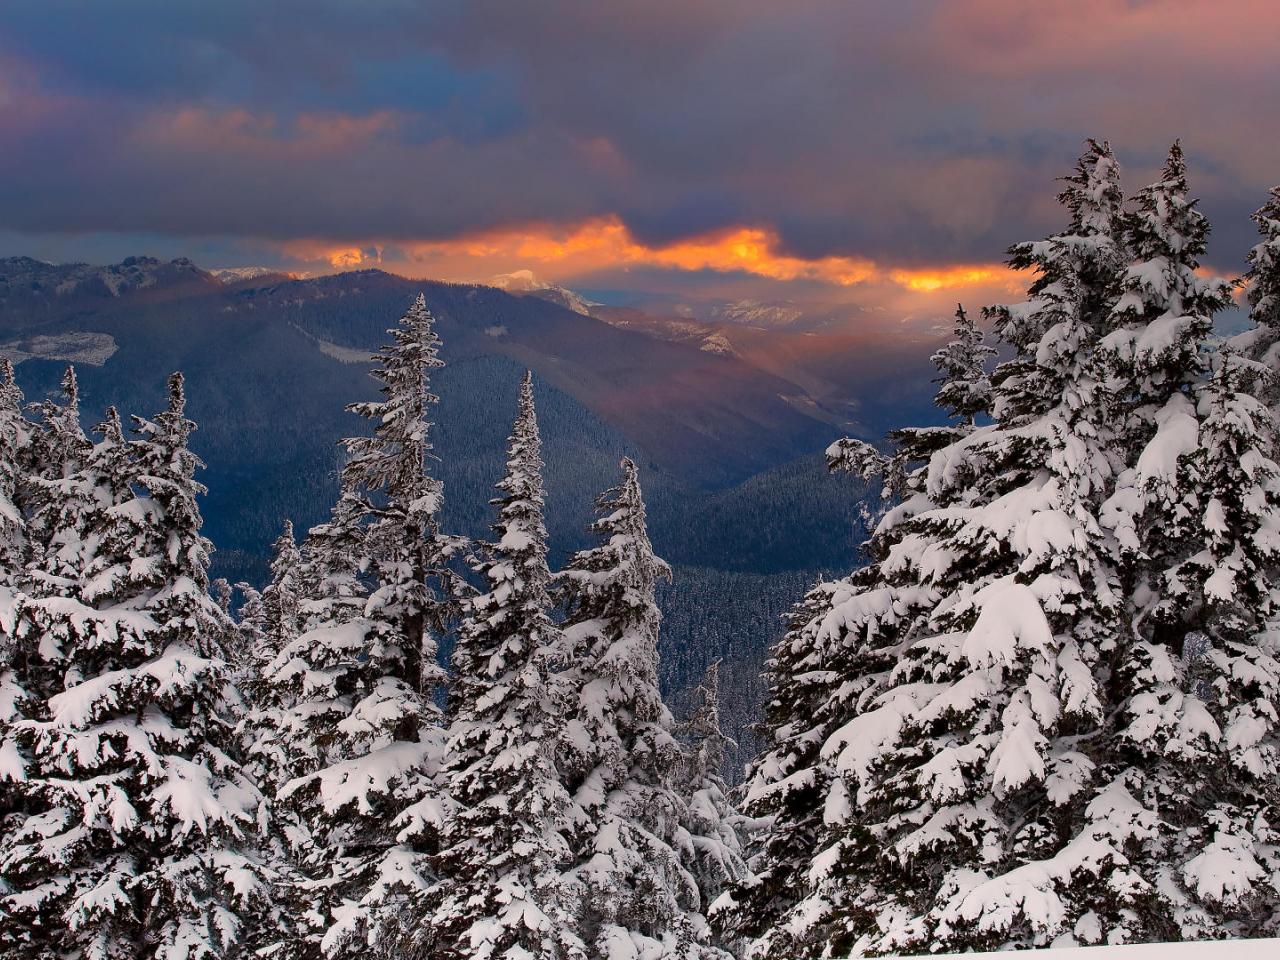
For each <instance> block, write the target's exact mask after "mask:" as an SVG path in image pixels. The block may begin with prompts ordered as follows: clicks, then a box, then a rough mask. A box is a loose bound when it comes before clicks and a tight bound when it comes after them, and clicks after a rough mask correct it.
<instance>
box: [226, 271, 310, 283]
mask: <svg viewBox="0 0 1280 960" xmlns="http://www.w3.org/2000/svg"><path fill="white" fill-rule="evenodd" d="M212 272H213V275H214V277H216V278H217V279H218V280H219V281H220V282H222V283H227V284H230V283H243V282H245V281H246V280H257V279H258V278H259V277H288V278H289V279H290V280H301V279H303V278H304V276H305V275H304V274H301V273H292V272H290V271H288V270H280V269H278V268H276V267H221V268H218V269H215V270H213V271H212Z"/></svg>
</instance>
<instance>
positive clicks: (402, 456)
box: [342, 294, 462, 702]
mask: <svg viewBox="0 0 1280 960" xmlns="http://www.w3.org/2000/svg"><path fill="white" fill-rule="evenodd" d="M387 332H388V333H390V334H391V335H392V337H393V339H394V343H393V344H392V345H390V346H388V347H385V348H384V349H383V351H382V352H381V353H379V354H377V355H376V356H375V357H374V360H375V362H376V363H377V367H375V369H374V371H373V377H374V379H376V380H379V381H380V382H381V383H382V387H381V393H382V399H381V400H379V401H374V402H369V403H354V404H352V405H351V406H349V407H348V408H347V409H348V410H350V411H351V412H352V413H357V414H359V415H360V416H362V417H365V418H366V419H368V420H369V421H370V422H371V423H372V424H373V434H372V436H368V437H352V438H349V439H347V440H345V441H343V442H344V443H345V444H346V447H347V452H348V455H349V459H348V461H347V464H346V466H344V467H343V470H342V475H343V481H344V486H345V487H346V489H350V490H358V491H361V492H363V494H364V495H365V496H367V497H369V498H370V499H369V500H368V501H367V502H366V504H365V508H366V510H367V512H368V514H369V518H370V523H369V526H368V529H367V530H366V534H365V535H366V538H367V555H368V557H369V560H370V564H371V568H372V569H371V571H370V572H371V573H372V574H373V576H374V580H375V587H374V590H373V593H372V594H371V595H370V597H369V599H368V602H367V604H366V616H368V617H369V618H370V619H372V620H373V621H375V622H376V623H378V624H379V625H380V629H381V632H382V642H384V643H388V644H390V643H398V644H400V645H402V646H403V652H402V656H403V658H404V661H405V667H404V670H405V676H406V677H407V678H410V680H411V682H413V683H415V684H416V685H417V687H418V689H419V690H421V691H422V692H424V693H425V694H426V695H427V697H428V698H429V697H430V696H431V695H432V694H433V692H434V690H435V688H436V687H438V686H440V685H441V684H442V683H443V682H444V679H445V677H444V670H443V668H442V667H441V666H440V663H439V661H438V657H437V649H436V648H437V640H438V638H439V636H440V635H441V634H442V633H443V632H444V629H445V625H446V623H447V621H448V620H449V618H450V617H451V615H452V613H453V608H454V600H455V599H456V597H457V595H458V594H459V593H460V592H461V584H460V582H459V580H458V579H457V577H456V576H455V575H454V574H453V572H452V571H451V570H450V569H449V567H448V560H449V558H450V556H452V555H453V554H454V553H455V552H456V551H458V550H459V549H460V547H461V545H462V543H461V541H460V540H459V539H458V538H456V537H447V536H444V535H442V534H441V532H440V524H439V514H440V508H441V505H442V504H443V502H444V488H443V485H442V484H441V483H440V481H439V480H437V479H435V478H434V477H432V476H431V475H430V474H429V473H428V471H427V461H428V459H429V458H430V457H431V456H432V454H431V442H430V433H429V432H430V428H431V422H430V421H429V420H428V419H427V418H428V415H429V411H430V408H431V406H432V405H433V404H435V403H438V402H439V398H438V397H437V396H436V395H435V394H433V393H431V390H430V375H431V372H432V371H433V370H436V369H438V368H440V367H442V366H444V361H443V360H441V359H440V357H439V349H440V338H439V336H438V335H437V334H436V332H435V318H434V317H432V316H431V312H430V311H429V310H428V309H427V303H426V299H425V298H424V297H423V295H422V294H418V299H417V300H415V301H414V303H413V305H412V306H411V307H410V308H409V310H408V312H407V313H406V314H405V315H404V316H403V317H402V318H401V320H400V325H399V326H398V327H396V328H394V329H391V330H388V331H387ZM374 498H377V499H374ZM427 702H430V700H428V701H427Z"/></svg>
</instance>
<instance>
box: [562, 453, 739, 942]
mask: <svg viewBox="0 0 1280 960" xmlns="http://www.w3.org/2000/svg"><path fill="white" fill-rule="evenodd" d="M621 466H622V471H623V477H622V482H621V483H619V484H618V486H616V487H614V488H613V489H611V490H609V491H607V492H606V493H605V494H604V495H603V496H602V497H601V498H600V500H599V503H598V513H599V518H598V519H597V520H596V522H595V523H594V524H593V528H592V529H593V530H594V532H595V533H596V534H598V535H599V537H600V543H599V544H598V545H597V546H594V547H590V548H588V549H586V550H582V551H580V552H578V553H577V554H575V555H574V556H573V558H572V559H571V560H570V562H569V564H568V567H567V568H566V570H565V571H564V573H563V575H562V576H563V579H564V581H565V593H566V603H565V605H566V608H567V611H568V618H567V620H566V623H565V639H566V641H567V644H568V648H569V650H570V658H571V662H573V663H575V664H579V665H580V666H578V667H577V668H576V669H575V670H573V671H572V672H571V674H570V676H569V681H570V684H571V687H572V690H573V692H574V694H575V699H576V703H575V705H574V709H573V712H572V718H573V719H572V721H571V723H570V726H569V729H568V730H567V731H566V736H565V744H566V750H565V759H564V764H563V765H564V768H565V773H566V778H567V780H568V782H569V785H570V789H571V791H572V793H573V798H574V801H575V808H576V811H577V812H578V813H579V816H580V824H579V829H578V833H579V840H578V841H577V844H576V846H577V849H576V851H575V853H576V857H577V865H576V866H575V868H574V870H573V875H574V877H575V878H576V879H577V880H578V881H579V882H580V884H581V887H582V890H583V897H584V906H585V911H586V913H585V916H584V918H583V924H584V927H583V929H584V934H585V936H586V937H587V940H588V948H589V949H593V950H594V951H595V953H597V954H602V955H605V956H609V955H610V954H611V953H612V952H613V951H614V950H620V951H621V950H624V949H626V950H631V951H634V952H637V953H641V954H643V953H644V952H645V951H652V950H659V951H662V952H664V955H674V956H701V955H710V954H712V953H713V952H714V951H712V950H711V949H710V948H707V947H706V946H705V944H706V943H707V941H708V940H709V932H708V931H707V929H706V928H705V923H704V919H703V917H702V915H701V911H702V910H703V909H705V905H704V904H702V903H701V902H700V897H699V889H698V885H697V879H696V877H695V875H694V869H695V868H696V851H694V850H693V849H692V841H691V838H689V837H688V834H687V832H686V831H685V830H684V828H683V824H684V822H685V820H686V817H687V809H686V807H685V803H684V798H683V797H682V796H681V795H680V793H679V792H678V790H677V789H676V783H677V781H678V779H679V775H680V772H681V769H680V768H681V764H682V759H683V757H682V753H681V749H680V745H679V743H678V742H677V740H676V739H675V736H674V730H673V727H674V724H673V721H672V718H671V713H670V711H669V710H668V709H667V707H666V705H665V704H664V703H663V702H662V695H661V693H660V692H659V689H658V627H659V623H660V621H661V614H660V613H659V611H658V606H657V603H656V601H655V599H654V589H655V585H656V582H657V580H658V578H660V577H667V576H670V569H669V568H668V567H667V565H666V563H665V562H663V561H662V560H660V559H658V557H656V556H655V555H654V553H653V546H652V545H651V544H650V542H649V534H648V530H647V527H646V522H645V506H644V499H643V497H642V496H641V492H640V481H639V476H638V471H637V469H636V465H635V463H634V462H632V461H631V460H630V459H623V461H622V464H621ZM619 944H626V945H627V946H626V947H625V948H624V947H621V946H618V945H619ZM624 955H625V954H624Z"/></svg>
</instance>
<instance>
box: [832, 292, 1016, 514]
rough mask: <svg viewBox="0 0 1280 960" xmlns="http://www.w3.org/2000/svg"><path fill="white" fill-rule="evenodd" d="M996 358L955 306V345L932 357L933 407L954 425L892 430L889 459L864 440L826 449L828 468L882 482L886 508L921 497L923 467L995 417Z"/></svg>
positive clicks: (952, 342) (849, 440)
mask: <svg viewBox="0 0 1280 960" xmlns="http://www.w3.org/2000/svg"><path fill="white" fill-rule="evenodd" d="M995 354H996V351H995V349H994V348H993V347H991V346H988V345H987V344H986V343H985V337H984V335H983V333H982V330H981V329H980V328H979V327H978V326H977V324H975V323H974V322H973V320H972V319H970V317H969V314H968V313H967V312H966V311H965V309H964V305H963V304H956V312H955V320H954V323H953V324H952V334H951V340H950V341H948V342H947V344H945V345H944V346H943V347H941V348H939V349H938V350H936V351H935V352H934V354H933V356H932V357H931V358H930V359H931V360H932V362H933V365H934V367H935V368H937V370H938V373H939V376H938V377H937V379H936V380H935V381H934V382H935V383H937V384H939V386H938V392H937V394H936V395H935V397H934V402H935V403H936V404H937V405H938V407H939V408H941V409H942V410H943V411H945V412H946V414H947V416H948V417H949V418H950V419H951V421H953V422H951V423H949V424H946V425H944V426H934V427H901V428H899V429H897V430H893V431H891V432H890V433H889V435H888V437H887V438H886V439H887V441H888V446H889V452H888V453H887V454H886V453H882V452H881V451H880V450H879V449H877V448H876V447H874V446H872V445H871V444H869V443H866V442H865V441H862V440H856V439H853V438H846V439H844V440H838V441H836V442H835V443H833V444H832V445H831V446H830V447H829V448H828V449H827V466H828V468H829V469H831V470H841V471H844V472H846V473H852V474H854V475H855V476H858V477H860V478H861V479H862V480H864V481H866V482H867V483H871V482H872V481H874V480H876V479H877V478H878V479H879V480H880V481H881V489H880V499H881V501H882V502H883V504H884V505H886V506H887V505H889V504H891V503H894V502H900V501H903V500H907V499H909V498H910V497H911V496H912V495H913V494H915V493H918V492H920V490H921V483H922V481H923V479H924V473H923V471H922V470H921V469H920V467H921V465H922V464H923V463H925V462H926V461H928V459H929V458H930V457H931V456H933V454H934V453H936V452H937V451H938V450H941V449H942V448H943V447H945V446H946V445H947V444H949V443H952V442H954V441H955V440H957V439H959V438H960V437H963V436H964V435H965V434H967V433H969V432H970V431H971V430H973V429H974V427H975V426H976V425H977V421H978V417H979V416H982V415H984V414H987V413H990V407H991V399H992V394H991V377H990V375H989V374H988V372H987V369H986V367H987V363H988V361H990V359H991V358H992V357H994V356H995ZM875 516H876V514H875V512H874V511H870V510H868V511H867V512H866V517H865V518H864V519H865V520H867V521H868V522H870V521H871V519H872V518H873V517H875Z"/></svg>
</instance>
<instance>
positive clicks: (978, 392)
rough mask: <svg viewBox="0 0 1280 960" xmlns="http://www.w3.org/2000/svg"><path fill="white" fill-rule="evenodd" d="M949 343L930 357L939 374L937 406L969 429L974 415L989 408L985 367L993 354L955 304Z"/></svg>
mask: <svg viewBox="0 0 1280 960" xmlns="http://www.w3.org/2000/svg"><path fill="white" fill-rule="evenodd" d="M955 321H956V322H955V325H954V327H953V328H952V331H953V333H952V339H951V341H950V342H949V343H948V344H947V345H946V346H945V347H943V348H942V349H941V350H938V351H937V352H936V353H935V354H934V355H933V357H932V360H933V365H934V366H935V367H937V368H938V371H939V372H940V373H941V374H942V376H941V378H940V379H939V382H940V383H941V384H942V386H941V387H940V388H939V390H938V394H937V398H936V401H937V404H938V406H939V407H941V408H942V409H943V410H945V411H947V413H948V414H949V415H950V416H952V417H954V418H956V419H957V420H960V421H961V422H962V423H963V424H965V425H966V426H969V427H972V426H974V425H975V424H976V423H977V421H978V415H979V414H982V413H986V412H987V411H988V410H990V408H991V378H990V377H989V376H988V375H987V372H986V365H987V361H989V360H990V359H991V358H992V357H994V356H995V355H996V351H995V350H994V349H993V348H992V347H989V346H987V345H986V344H985V343H984V342H983V339H984V338H983V336H982V331H981V330H979V329H978V327H977V325H976V324H975V323H974V322H973V321H972V320H971V319H969V315H968V314H967V313H965V310H964V305H963V304H956V316H955Z"/></svg>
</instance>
